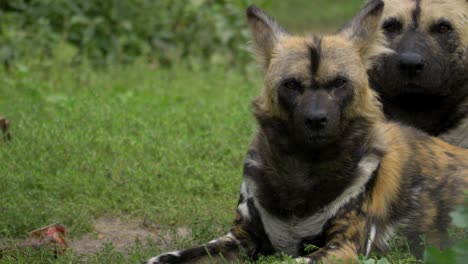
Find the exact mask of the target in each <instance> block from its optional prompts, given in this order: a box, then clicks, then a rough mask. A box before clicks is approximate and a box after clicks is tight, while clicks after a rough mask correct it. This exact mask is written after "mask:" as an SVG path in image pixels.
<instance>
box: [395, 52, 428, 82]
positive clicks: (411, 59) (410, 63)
mask: <svg viewBox="0 0 468 264" xmlns="http://www.w3.org/2000/svg"><path fill="white" fill-rule="evenodd" d="M399 60H400V61H399V67H400V71H401V73H403V74H405V75H407V76H408V77H415V76H417V75H419V74H420V73H421V71H422V70H423V67H424V63H423V60H422V57H421V55H419V54H417V53H402V54H401V55H400V56H399Z"/></svg>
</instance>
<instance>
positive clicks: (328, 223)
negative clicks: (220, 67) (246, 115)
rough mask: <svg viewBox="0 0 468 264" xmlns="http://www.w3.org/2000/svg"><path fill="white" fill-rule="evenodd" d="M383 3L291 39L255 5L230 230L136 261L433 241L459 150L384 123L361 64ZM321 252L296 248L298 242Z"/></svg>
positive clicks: (321, 255)
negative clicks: (249, 89)
mask: <svg viewBox="0 0 468 264" xmlns="http://www.w3.org/2000/svg"><path fill="white" fill-rule="evenodd" d="M383 6H384V4H383V2H382V1H380V0H374V1H371V2H369V3H368V4H367V5H366V6H365V7H364V8H363V9H362V10H361V11H360V13H359V14H358V15H357V16H356V17H355V18H354V20H353V21H352V22H351V23H349V24H348V26H347V27H346V28H344V29H342V30H341V31H340V32H339V33H337V34H335V35H330V36H324V37H319V36H315V35H309V36H305V37H299V36H293V35H290V34H289V33H288V32H287V31H286V30H285V29H283V28H282V27H281V26H279V25H278V24H277V23H276V22H275V21H274V20H273V19H272V18H270V17H268V16H267V15H266V14H265V13H264V12H263V11H262V10H260V9H259V8H257V7H255V6H251V7H249V8H248V10H247V18H248V22H249V25H250V29H251V31H252V36H253V43H254V49H255V53H256V55H257V58H258V60H259V62H260V65H262V67H263V69H264V71H265V80H264V87H263V90H262V92H261V94H260V96H258V97H257V98H256V99H255V100H254V102H253V114H254V116H255V118H256V120H257V122H258V131H257V133H256V134H255V136H254V138H253V140H252V142H251V145H250V148H249V150H248V152H247V156H246V158H245V162H244V179H243V183H242V186H241V191H240V199H239V203H238V207H237V217H236V219H235V220H234V223H233V226H232V228H231V230H230V232H229V233H228V234H227V235H226V236H224V237H221V238H218V239H215V240H213V241H210V242H208V243H207V244H204V245H202V246H198V247H194V248H191V249H186V250H182V251H174V252H168V253H165V254H162V255H159V256H157V257H154V258H151V259H150V260H148V261H147V262H145V263H224V262H223V261H224V259H227V260H237V259H243V258H253V259H255V258H256V257H258V256H259V255H270V254H275V253H279V252H283V253H286V254H289V255H291V256H293V257H295V258H296V260H297V261H298V262H303V263H313V262H314V261H324V262H331V261H332V260H344V261H346V262H347V261H351V262H354V261H356V260H357V256H358V255H359V254H362V255H367V254H369V253H370V252H371V251H373V250H378V251H386V250H388V247H389V243H388V242H389V240H390V239H391V238H392V237H393V236H394V235H395V232H396V230H397V229H398V228H401V229H402V230H403V233H404V234H406V235H407V236H408V239H409V241H410V247H411V249H412V251H413V252H414V253H415V254H420V253H421V237H422V236H425V239H426V242H427V243H431V244H436V245H441V244H442V243H444V241H445V239H446V238H445V230H446V228H447V226H448V225H449V223H450V217H449V212H450V210H451V209H452V208H453V207H454V206H455V205H456V204H459V203H461V202H462V200H463V191H464V190H465V189H466V188H467V181H468V159H467V156H468V150H465V149H461V148H457V147H455V146H452V145H449V144H447V143H445V142H444V141H442V140H440V139H437V138H433V137H430V136H428V135H427V134H425V133H423V132H419V131H418V130H416V129H414V128H411V127H406V126H402V125H400V124H398V123H391V122H386V121H385V118H384V115H383V112H382V109H381V104H380V102H379V100H378V98H377V96H376V94H375V92H374V91H373V90H371V89H370V87H369V84H368V80H367V74H366V70H367V69H369V68H370V67H372V63H373V62H374V61H373V58H374V55H376V54H381V53H382V52H390V51H388V50H386V48H385V47H384V45H382V46H379V45H369V44H368V43H372V42H373V43H376V42H377V43H378V42H379V41H384V38H383V36H382V35H381V34H379V31H378V25H379V21H380V18H381V15H382V10H383ZM305 244H313V245H315V246H318V247H319V248H320V249H318V250H316V251H314V252H305V249H304V245H305Z"/></svg>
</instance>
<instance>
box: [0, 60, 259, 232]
mask: <svg viewBox="0 0 468 264" xmlns="http://www.w3.org/2000/svg"><path fill="white" fill-rule="evenodd" d="M4 74H5V73H4ZM253 83H257V85H254V84H253ZM258 86H259V85H258V82H252V81H248V80H247V79H246V78H244V77H243V76H242V75H241V74H238V73H235V72H229V71H227V72H226V71H223V70H213V71H205V72H193V71H188V70H185V69H178V70H177V71H168V70H159V69H158V70H153V69H150V68H149V67H148V66H145V65H142V64H140V65H136V66H131V67H122V68H118V67H116V68H113V69H110V70H106V71H98V72H94V71H92V70H89V69H87V68H64V69H60V67H54V68H50V69H48V70H39V69H35V68H30V69H27V70H26V69H23V70H22V71H18V72H15V73H13V74H9V75H4V77H3V78H2V79H1V80H0V87H2V88H1V89H0V109H1V111H0V112H1V114H2V115H4V116H7V117H8V118H9V119H10V120H11V122H12V133H13V136H14V138H13V140H12V141H11V142H10V143H9V144H6V145H1V148H0V160H1V164H2V165H1V166H0V182H1V183H2V184H1V185H0V193H1V195H0V210H1V212H2V213H1V214H0V237H24V236H25V235H26V234H27V231H31V230H32V229H35V228H37V227H41V226H44V225H47V224H50V223H54V222H59V223H62V224H64V225H66V226H67V228H68V229H69V231H70V236H71V237H75V236H78V235H81V234H83V233H86V232H89V231H91V223H92V221H93V219H94V218H96V217H98V216H102V215H110V216H123V217H129V218H139V219H140V218H141V219H143V218H145V219H147V220H148V221H153V222H156V223H159V224H162V225H168V226H169V225H187V226H191V227H195V228H196V229H202V230H203V231H204V232H194V234H195V235H196V236H197V237H195V238H194V239H196V240H199V239H200V240H202V239H208V238H211V237H212V236H214V235H216V234H215V233H216V232H218V233H219V232H220V231H222V230H223V229H226V228H227V227H228V226H229V224H230V222H231V220H232V219H233V216H234V208H235V204H236V201H237V199H238V197H237V195H238V189H239V186H240V183H241V175H242V174H241V169H242V160H243V155H244V153H245V152H246V149H247V145H248V143H249V138H250V136H251V134H252V133H253V130H254V123H253V120H252V118H251V117H250V114H249V105H250V104H249V101H250V99H251V98H252V97H253V95H254V94H255V93H256V88H254V87H258ZM200 219H211V220H210V223H209V225H206V224H205V223H204V222H203V221H196V220H200ZM196 225H198V226H196ZM203 225H205V226H203ZM212 226H216V227H217V228H216V229H214V228H208V227H212ZM207 232H209V233H207Z"/></svg>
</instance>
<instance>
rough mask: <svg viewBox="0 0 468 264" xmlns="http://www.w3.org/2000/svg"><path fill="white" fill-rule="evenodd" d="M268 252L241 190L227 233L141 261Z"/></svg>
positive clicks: (213, 259)
mask: <svg viewBox="0 0 468 264" xmlns="http://www.w3.org/2000/svg"><path fill="white" fill-rule="evenodd" d="M272 252H273V249H272V247H271V244H270V242H269V239H268V237H267V235H266V234H265V231H264V228H263V224H262V221H261V219H260V214H259V213H258V211H257V209H256V208H255V206H254V203H253V201H252V200H251V198H249V197H247V196H245V195H244V194H243V193H241V196H240V199H239V205H238V208H237V216H236V219H235V220H234V224H233V226H232V228H231V230H230V232H229V233H228V234H227V235H225V236H223V237H220V238H218V239H215V240H212V241H210V242H208V243H206V244H204V245H201V246H198V247H194V248H190V249H185V250H181V251H173V252H167V253H164V254H161V255H159V256H156V257H153V258H151V259H149V260H148V261H146V262H144V263H146V264H156V263H226V262H229V261H232V260H242V259H245V258H249V257H255V256H256V255H257V254H265V255H266V254H271V253H272Z"/></svg>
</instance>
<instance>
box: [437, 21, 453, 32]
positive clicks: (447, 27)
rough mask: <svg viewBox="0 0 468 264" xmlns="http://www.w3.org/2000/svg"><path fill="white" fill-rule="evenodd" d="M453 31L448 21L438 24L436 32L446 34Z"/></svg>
mask: <svg viewBox="0 0 468 264" xmlns="http://www.w3.org/2000/svg"><path fill="white" fill-rule="evenodd" d="M450 31H452V27H451V26H450V24H449V23H447V22H441V23H439V24H437V26H436V32H437V33H440V34H445V33H448V32H450Z"/></svg>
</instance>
